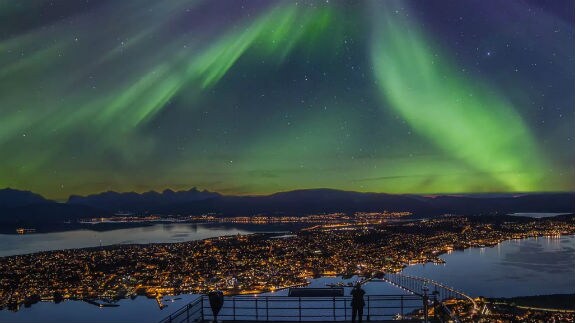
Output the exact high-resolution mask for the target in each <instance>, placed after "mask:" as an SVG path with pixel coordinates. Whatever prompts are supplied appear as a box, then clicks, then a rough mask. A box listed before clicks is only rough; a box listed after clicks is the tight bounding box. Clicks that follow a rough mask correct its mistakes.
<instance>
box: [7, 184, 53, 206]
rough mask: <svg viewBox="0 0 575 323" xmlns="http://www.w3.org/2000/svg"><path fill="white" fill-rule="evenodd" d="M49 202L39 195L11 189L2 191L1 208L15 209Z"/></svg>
mask: <svg viewBox="0 0 575 323" xmlns="http://www.w3.org/2000/svg"><path fill="white" fill-rule="evenodd" d="M48 202H49V201H48V200H46V199H45V198H43V197H42V196H41V195H39V194H35V193H32V192H30V191H20V190H14V189H11V188H5V189H2V190H0V208H13V207H19V206H25V205H31V204H44V203H48Z"/></svg>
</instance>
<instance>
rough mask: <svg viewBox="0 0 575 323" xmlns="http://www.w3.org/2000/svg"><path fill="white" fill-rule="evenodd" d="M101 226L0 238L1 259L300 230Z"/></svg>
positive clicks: (241, 226) (228, 226)
mask: <svg viewBox="0 0 575 323" xmlns="http://www.w3.org/2000/svg"><path fill="white" fill-rule="evenodd" d="M98 226H99V225H93V226H87V227H86V228H82V229H76V230H69V231H62V232H50V233H31V234H23V235H19V234H0V257H2V256H11V255H19V254H27V253H33V252H38V251H47V250H60V249H68V248H86V247H97V246H99V245H100V244H102V245H112V244H128V243H152V242H159V243H163V242H183V241H190V240H201V239H206V238H211V237H218V236H225V235H234V234H247V233H255V232H283V231H290V230H294V229H297V228H299V227H301V225H299V226H298V225H294V224H274V225H255V224H214V223H209V224H196V223H163V224H154V225H149V226H140V227H127V228H121V227H120V228H116V229H114V230H106V231H101V230H99V228H98Z"/></svg>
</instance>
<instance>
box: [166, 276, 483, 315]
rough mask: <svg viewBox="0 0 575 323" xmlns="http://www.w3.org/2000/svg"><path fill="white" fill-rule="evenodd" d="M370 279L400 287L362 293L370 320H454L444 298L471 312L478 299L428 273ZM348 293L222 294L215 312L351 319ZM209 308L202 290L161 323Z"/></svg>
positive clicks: (200, 312) (203, 313) (206, 313)
mask: <svg viewBox="0 0 575 323" xmlns="http://www.w3.org/2000/svg"><path fill="white" fill-rule="evenodd" d="M369 283H370V284H372V283H390V284H392V285H394V286H397V287H400V288H402V289H404V290H405V291H406V292H407V293H406V294H401V295H370V294H366V295H365V297H364V299H365V307H364V310H363V318H364V321H371V322H391V321H393V322H398V321H399V322H425V321H429V322H459V318H458V317H456V315H454V314H453V313H452V312H451V311H450V310H449V309H448V307H447V306H445V301H454V300H457V299H458V300H462V301H464V302H469V304H470V307H471V308H472V309H473V312H476V309H477V305H476V304H475V302H474V301H473V299H472V298H471V297H469V296H468V295H465V294H463V293H461V292H459V291H457V290H455V289H453V288H451V287H448V286H445V285H443V284H441V283H438V282H435V281H433V280H430V279H426V278H421V277H414V276H407V275H402V274H386V275H385V276H384V278H383V279H371V280H369ZM350 303H351V296H330V297H313V296H308V297H306V296H302V297H293V296H264V295H250V296H247V295H241V296H226V297H225V300H224V305H223V307H222V309H221V311H220V313H219V314H218V320H221V321H223V322H254V321H262V322H341V321H350V320H351V306H350ZM212 320H213V316H212V311H211V309H210V304H209V301H208V297H207V296H204V295H202V296H198V298H197V299H196V300H194V301H192V302H190V303H189V304H187V305H185V306H183V307H182V308H180V309H178V310H177V311H175V312H173V313H172V314H170V315H169V316H168V317H166V318H164V319H163V320H161V321H160V323H192V322H211V321H212Z"/></svg>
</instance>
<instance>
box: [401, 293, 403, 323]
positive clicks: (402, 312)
mask: <svg viewBox="0 0 575 323" xmlns="http://www.w3.org/2000/svg"><path fill="white" fill-rule="evenodd" d="M401 319H402V320H403V295H401Z"/></svg>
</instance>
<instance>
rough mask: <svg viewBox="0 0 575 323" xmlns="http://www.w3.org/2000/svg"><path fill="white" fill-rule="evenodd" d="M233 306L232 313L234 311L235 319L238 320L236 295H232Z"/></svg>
mask: <svg viewBox="0 0 575 323" xmlns="http://www.w3.org/2000/svg"><path fill="white" fill-rule="evenodd" d="M232 306H233V309H232V313H233V316H234V321H235V320H236V298H235V297H232Z"/></svg>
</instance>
